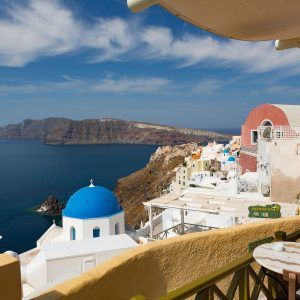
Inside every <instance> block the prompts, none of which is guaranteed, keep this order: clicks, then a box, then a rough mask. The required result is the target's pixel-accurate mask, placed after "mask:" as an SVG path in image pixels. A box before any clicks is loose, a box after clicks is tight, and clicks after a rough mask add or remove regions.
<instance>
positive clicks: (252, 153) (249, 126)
mask: <svg viewBox="0 0 300 300" xmlns="http://www.w3.org/2000/svg"><path fill="white" fill-rule="evenodd" d="M261 126H271V127H278V126H279V127H282V129H283V131H284V132H285V134H286V135H289V134H291V132H288V131H289V128H291V127H300V105H278V104H263V105H259V106H257V107H256V108H254V109H253V110H252V111H251V112H250V113H249V115H248V117H247V119H246V122H245V123H244V124H243V125H242V142H241V153H240V166H241V168H242V173H245V172H246V171H247V170H249V171H252V172H255V171H256V170H257V140H258V135H259V127H261ZM282 129H281V131H280V132H281V133H283V131H282ZM277 134H278V133H277Z"/></svg>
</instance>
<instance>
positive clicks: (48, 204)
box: [36, 196, 65, 217]
mask: <svg viewBox="0 0 300 300" xmlns="http://www.w3.org/2000/svg"><path fill="white" fill-rule="evenodd" d="M64 207H65V204H64V203H61V202H60V201H59V200H58V199H57V198H56V197H54V196H49V197H48V198H47V199H46V200H44V201H43V203H42V204H41V205H40V206H39V207H38V208H37V209H36V211H37V212H39V213H42V214H43V215H46V216H51V217H56V216H60V215H61V214H62V210H63V209H64Z"/></svg>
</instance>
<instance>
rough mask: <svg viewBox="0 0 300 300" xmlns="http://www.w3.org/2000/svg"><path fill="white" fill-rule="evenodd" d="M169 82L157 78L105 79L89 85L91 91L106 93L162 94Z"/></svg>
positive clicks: (167, 87)
mask: <svg viewBox="0 0 300 300" xmlns="http://www.w3.org/2000/svg"><path fill="white" fill-rule="evenodd" d="M170 84H171V83H170V81H169V80H167V79H164V78H158V77H142V78H127V77H123V78H119V79H113V78H105V79H103V80H101V81H100V82H98V83H94V84H92V85H91V90H92V91H95V92H106V93H152V94H153V93H157V94H161V93H164V92H165V91H166V90H167V89H169V87H170Z"/></svg>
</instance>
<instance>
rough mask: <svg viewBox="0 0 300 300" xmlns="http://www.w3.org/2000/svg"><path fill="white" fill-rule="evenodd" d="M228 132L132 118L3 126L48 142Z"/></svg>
mask: <svg viewBox="0 0 300 300" xmlns="http://www.w3.org/2000/svg"><path fill="white" fill-rule="evenodd" d="M229 138H230V137H229V135H225V134H219V133H216V132H212V131H207V130H195V129H188V128H179V127H173V126H165V125H157V124H151V123H143V122H133V121H125V120H118V119H108V118H104V119H87V120H82V121H74V120H71V119H65V118H47V119H43V120H31V119H27V120H24V121H23V122H21V123H19V124H10V125H7V126H5V127H2V128H1V127H0V139H39V140H42V141H43V142H44V143H45V144H111V143H115V144H148V145H178V144H183V143H188V142H206V141H212V140H216V141H222V140H228V139H229Z"/></svg>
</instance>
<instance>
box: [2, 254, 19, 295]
mask: <svg viewBox="0 0 300 300" xmlns="http://www.w3.org/2000/svg"><path fill="white" fill-rule="evenodd" d="M21 295H22V292H21V274H20V263H19V261H18V260H17V259H16V258H14V257H12V256H11V255H8V254H5V253H3V254H0V299H3V300H4V299H5V300H6V299H7V300H20V299H21Z"/></svg>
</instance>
